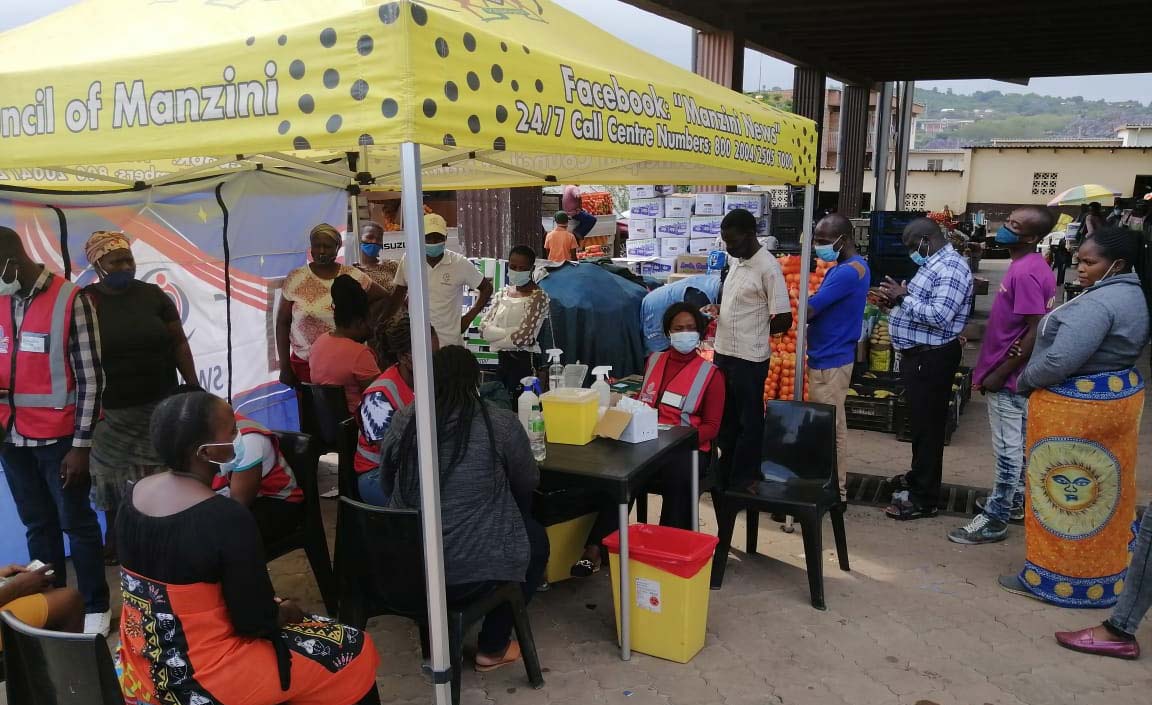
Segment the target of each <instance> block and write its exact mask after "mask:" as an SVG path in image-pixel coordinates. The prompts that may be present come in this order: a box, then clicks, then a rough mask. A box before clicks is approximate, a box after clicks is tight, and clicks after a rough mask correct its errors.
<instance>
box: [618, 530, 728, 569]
mask: <svg viewBox="0 0 1152 705" xmlns="http://www.w3.org/2000/svg"><path fill="white" fill-rule="evenodd" d="M717 541H718V539H717V538H716V537H715V536H712V535H710V534H702V533H700V532H698V531H685V530H684V529H675V528H673V527H671V526H653V525H651V524H631V525H629V526H628V558H629V560H633V561H639V562H641V563H643V564H644V565H650V566H652V567H653V568H659V569H660V570H663V571H664V572H666V573H671V574H672V575H678V576H680V577H681V578H691V577H692V576H693V575H696V573H698V572H700V569H701V568H703V567H704V565H705V564H706V563H708V562H709V561H711V560H712V553H713V552H714V551H715V550H716V543H717ZM604 546H605V547H606V548H607V549H608V551H609V552H610V553H615V554H616V555H620V532H619V531H613V532H612V533H611V534H608V536H607V537H605V539H604Z"/></svg>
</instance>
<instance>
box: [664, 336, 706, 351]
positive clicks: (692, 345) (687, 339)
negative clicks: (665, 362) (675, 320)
mask: <svg viewBox="0 0 1152 705" xmlns="http://www.w3.org/2000/svg"><path fill="white" fill-rule="evenodd" d="M668 342H669V343H671V344H672V348H673V349H674V350H676V352H678V353H680V354H681V355H687V354H688V353H690V352H692V351H693V350H695V349H696V348H697V347H698V346H699V345H700V334H699V333H697V332H696V331H694V330H686V331H680V332H679V333H673V334H672V335H670V336H668Z"/></svg>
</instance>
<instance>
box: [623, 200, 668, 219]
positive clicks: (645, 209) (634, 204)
mask: <svg viewBox="0 0 1152 705" xmlns="http://www.w3.org/2000/svg"><path fill="white" fill-rule="evenodd" d="M628 205H629V209H628V215H629V216H630V217H632V218H663V217H664V199H663V198H636V199H633V200H631V201H629V204H628Z"/></svg>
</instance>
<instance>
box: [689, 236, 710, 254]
mask: <svg viewBox="0 0 1152 705" xmlns="http://www.w3.org/2000/svg"><path fill="white" fill-rule="evenodd" d="M715 244H716V239H715V238H711V237H694V238H692V239H691V240H689V241H688V254H690V255H706V254H708V253H709V252H711V251H712V250H714V249H716V248H715V246H714V245H715Z"/></svg>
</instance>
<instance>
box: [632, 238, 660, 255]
mask: <svg viewBox="0 0 1152 705" xmlns="http://www.w3.org/2000/svg"><path fill="white" fill-rule="evenodd" d="M659 242H660V241H659V240H657V239H656V238H645V239H642V240H633V239H632V238H628V240H627V242H626V243H625V245H624V252H625V254H627V255H628V256H629V257H656V256H657V255H659V253H660V245H659Z"/></svg>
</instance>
